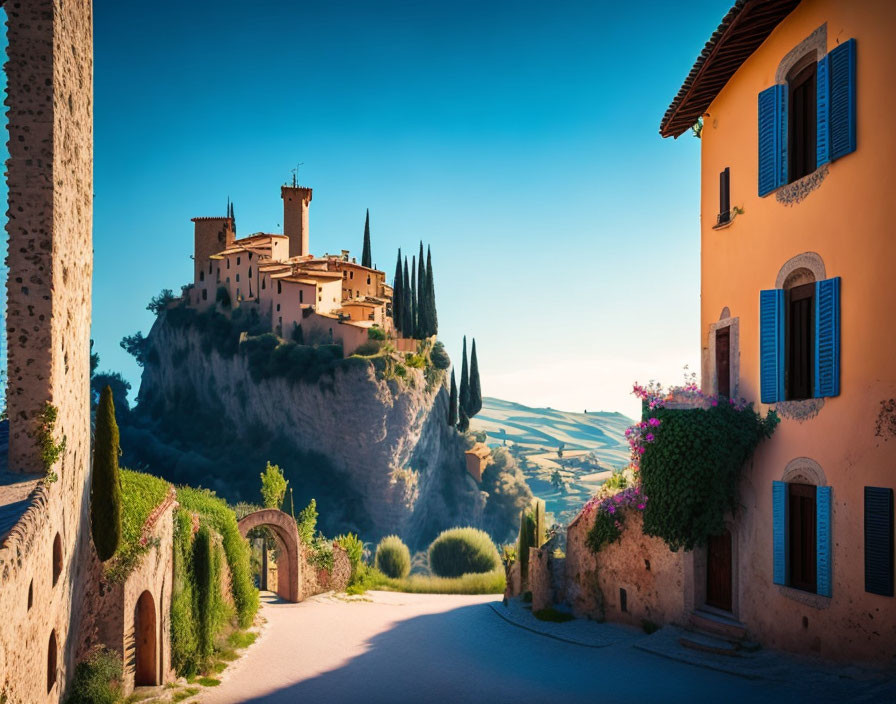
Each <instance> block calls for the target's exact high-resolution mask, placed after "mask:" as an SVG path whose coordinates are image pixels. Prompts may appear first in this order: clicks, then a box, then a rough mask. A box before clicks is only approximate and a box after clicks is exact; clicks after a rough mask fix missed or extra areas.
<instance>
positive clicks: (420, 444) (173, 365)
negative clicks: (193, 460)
mask: <svg viewBox="0 0 896 704" xmlns="http://www.w3.org/2000/svg"><path fill="white" fill-rule="evenodd" d="M203 335H204V333H202V332H200V331H199V330H198V329H197V328H196V327H194V326H189V325H188V326H181V325H178V326H174V325H171V324H169V323H167V322H166V316H165V315H162V316H161V317H160V318H159V319H158V320H157V321H156V324H155V325H154V326H153V328H152V330H151V332H150V334H149V336H148V348H147V355H146V356H147V358H148V359H149V360H151V361H148V362H147V363H146V365H145V367H144V372H143V377H142V382H141V387H140V396H139V399H140V401H139V406H138V409H137V412H135V414H134V417H133V419H132V422H133V425H134V428H133V429H132V430H133V431H134V432H130V433H128V432H124V433H123V446H124V445H125V444H130V445H132V446H133V445H134V444H137V445H139V444H140V440H139V439H137V440H133V439H134V438H139V437H140V434H141V433H143V437H144V439H145V434H146V433H147V432H151V433H153V434H154V435H155V436H156V440H158V439H159V437H160V436H161V438H162V439H163V441H165V442H169V443H173V444H174V445H176V446H177V449H178V451H179V452H180V453H186V454H187V455H188V456H190V455H193V456H197V455H198V456H199V458H205V459H206V461H205V462H202V461H200V460H199V459H197V465H196V466H200V467H202V468H203V469H202V474H204V475H206V476H204V477H200V479H201V480H202V483H203V484H204V485H205V486H211V487H212V488H215V489H217V490H218V492H219V493H221V494H223V495H225V496H227V497H228V498H230V499H231V500H236V499H243V500H251V501H257V487H258V485H259V482H258V473H259V472H260V471H261V470H262V469H263V468H264V466H263V461H262V462H261V466H259V459H260V457H261V456H262V454H263V452H264V451H266V452H267V453H268V455H271V454H273V455H275V456H268V457H267V459H270V460H271V461H272V462H273V461H276V462H279V463H280V464H281V466H283V467H284V471H285V472H286V474H287V477H288V478H289V479H290V480H291V486H293V487H294V488H295V492H296V497H295V506H296V510H297V511H298V509H300V508H301V507H302V505H303V504H301V503H300V501H304V500H307V498H306V497H308V496H311V495H314V494H315V491H316V490H317V491H321V492H323V493H324V494H326V493H328V492H329V493H330V494H332V495H333V496H339V495H340V493H341V494H344V496H345V497H349V496H350V497H352V498H351V499H348V498H347V499H346V502H347V504H346V505H347V507H345V506H343V507H342V508H341V511H342V515H341V517H340V519H339V520H338V521H337V522H338V523H339V524H340V525H338V526H334V525H330V526H328V527H329V528H330V530H337V529H348V528H352V529H356V530H363V531H364V533H365V536H364V537H365V538H368V539H369V538H372V537H379V536H380V535H384V534H386V533H393V532H394V533H397V534H399V535H401V536H402V537H403V538H404V539H405V540H407V541H408V542H409V543H411V544H424V543H425V542H426V541H428V540H429V539H430V538H431V537H432V536H433V535H434V534H435V533H436V532H438V531H439V530H441V529H443V528H446V527H450V526H454V525H459V524H463V525H480V524H481V522H482V517H483V510H484V507H485V502H486V495H485V494H484V493H483V492H482V491H480V490H479V487H478V486H477V485H476V484H475V482H473V480H472V479H471V478H470V477H469V476H468V475H467V473H466V470H465V463H464V455H463V449H464V448H463V437H462V436H460V435H459V434H458V433H457V432H456V431H455V430H454V429H453V428H450V427H448V425H447V423H446V422H445V419H446V417H447V412H448V392H447V390H446V388H445V384H444V373H442V372H440V373H439V376H438V380H437V381H436V382H435V383H432V384H431V385H429V388H427V386H428V385H427V382H426V380H425V376H424V372H423V370H420V369H412V368H408V369H407V376H406V377H404V378H402V379H398V378H393V379H384V378H378V375H377V373H376V371H375V369H374V366H373V364H370V363H367V362H365V361H363V360H351V361H352V362H357V364H345V363H341V364H336V365H335V366H334V368H333V369H332V370H331V371H329V372H327V373H324V374H323V375H321V377H320V378H319V379H318V381H317V382H316V383H306V382H292V381H289V380H287V379H285V378H282V377H276V376H275V377H271V378H262V379H258V378H257V377H256V378H253V375H252V373H251V371H250V360H249V358H248V356H247V355H246V354H241V353H240V352H237V354H235V355H233V356H232V357H227V356H222V355H221V354H220V353H219V352H218V351H217V350H216V349H209V347H210V346H209V345H208V344H205V345H204V344H203V342H204V340H203ZM379 376H382V375H379ZM153 419H154V420H153ZM172 423H173V424H175V425H176V426H177V427H172ZM166 424H167V426H166ZM190 424H195V426H196V428H195V433H194V432H193V431H192V430H191V429H190V428H189V425H190ZM209 426H211V427H209ZM166 436H168V437H167V438H166ZM172 436H176V441H172V440H171V437H172ZM129 438H131V439H132V440H133V441H132V442H128V439H129ZM124 449H125V453H126V455H127V454H128V453H129V452H132V451H133V447H132V448H129V447H124ZM132 456H135V457H136V462H139V463H141V464H150V465H157V464H160V463H161V464H164V465H168V466H154V467H152V469H153V470H154V471H159V472H160V473H161V474H163V475H166V474H171V473H173V474H174V475H175V476H174V477H172V479H173V480H174V481H185V480H186V477H185V476H178V474H180V475H183V474H184V472H187V471H195V470H185V469H184V468H183V465H182V461H183V460H182V458H179V459H177V460H176V462H177V465H178V466H180V467H181V470H182V471H180V472H179V471H178V470H177V468H176V467H174V466H171V465H172V464H173V463H172V461H171V460H167V459H161V458H160V457H159V453H158V452H156V453H152V452H149V453H142V454H141V451H140V450H139V449H138V450H137V451H136V452H134V453H133V455H132ZM216 456H217V457H218V458H220V459H216ZM241 458H245V466H244V469H240V465H241V463H240V459H241ZM166 469H167V470H168V471H167V472H166ZM194 481H195V478H194ZM316 498H318V502H319V504H320V512H321V519H322V521H324V520H325V519H326V511H327V506H326V499H324V500H322V499H321V498H320V497H316Z"/></svg>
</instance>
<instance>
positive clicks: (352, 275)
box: [348, 271, 355, 279]
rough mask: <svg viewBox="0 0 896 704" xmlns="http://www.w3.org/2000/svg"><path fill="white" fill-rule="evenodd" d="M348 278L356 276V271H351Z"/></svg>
mask: <svg viewBox="0 0 896 704" xmlns="http://www.w3.org/2000/svg"><path fill="white" fill-rule="evenodd" d="M348 278H350V279H353V278H355V272H353V271H352V272H350V273H349V275H348Z"/></svg>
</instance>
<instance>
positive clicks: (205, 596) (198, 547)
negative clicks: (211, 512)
mask: <svg viewBox="0 0 896 704" xmlns="http://www.w3.org/2000/svg"><path fill="white" fill-rule="evenodd" d="M217 567H219V565H217V561H216V559H215V552H214V543H213V542H212V536H211V533H210V532H209V529H208V526H200V527H199V532H198V533H196V538H195V539H194V540H193V574H194V575H195V576H196V613H197V615H198V617H199V619H198V624H197V625H198V628H197V633H198V636H199V639H198V640H199V649H198V650H199V656H200V657H201V658H202V659H207V658H209V657H210V656H211V654H212V650H213V648H214V645H215V635H216V633H217V630H218V629H217V627H218V625H219V618H218V615H219V613H220V603H219V602H220V598H221V597H220V593H221V592H220V587H219V584H218V580H219V576H220V575H219V572H218V570H217V569H216V568H217Z"/></svg>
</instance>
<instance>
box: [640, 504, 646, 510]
mask: <svg viewBox="0 0 896 704" xmlns="http://www.w3.org/2000/svg"><path fill="white" fill-rule="evenodd" d="M646 505H647V504H643V503H641V504H638V508H639V509H640V510H641V511H643V510H644V507H645V506H646Z"/></svg>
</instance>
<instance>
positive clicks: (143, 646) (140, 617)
mask: <svg viewBox="0 0 896 704" xmlns="http://www.w3.org/2000/svg"><path fill="white" fill-rule="evenodd" d="M156 630H157V629H156V605H155V600H154V599H153V598H152V594H150V593H149V592H148V591H145V592H143V593H142V594H141V595H140V598H139V599H138V600H137V606H136V609H135V613H134V648H135V650H136V653H135V661H136V663H135V671H134V686H136V687H142V686H154V685H157V684H159V676H158V672H159V667H158V662H157V653H158V648H157V646H156Z"/></svg>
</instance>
